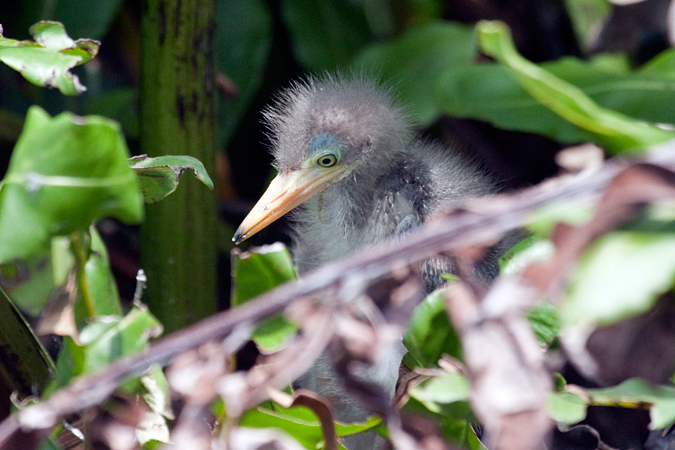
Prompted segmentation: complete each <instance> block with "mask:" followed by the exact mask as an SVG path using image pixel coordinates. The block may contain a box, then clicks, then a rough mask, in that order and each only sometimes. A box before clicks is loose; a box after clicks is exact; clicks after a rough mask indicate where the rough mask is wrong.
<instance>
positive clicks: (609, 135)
mask: <svg viewBox="0 0 675 450" xmlns="http://www.w3.org/2000/svg"><path fill="white" fill-rule="evenodd" d="M476 30H477V36H478V41H479V44H480V47H481V49H482V50H483V51H484V52H485V53H486V54H488V55H489V56H492V57H494V58H496V59H497V60H498V61H499V62H501V63H502V64H504V65H505V66H506V67H507V68H508V69H509V71H510V73H511V74H512V75H513V76H514V77H515V78H516V79H517V80H518V82H519V83H520V84H521V86H522V87H523V88H524V89H525V90H526V91H527V92H528V93H529V94H530V95H531V96H532V97H533V98H535V99H536V100H537V101H539V102H541V103H542V104H543V105H545V106H546V107H547V108H550V109H551V110H552V111H553V112H555V113H556V114H558V115H560V116H561V117H563V118H565V119H566V120H568V121H569V122H571V123H573V124H574V125H577V126H579V127H581V128H583V129H584V130H586V131H588V132H589V133H591V134H592V135H593V136H594V137H595V139H596V140H597V141H599V142H600V143H602V144H604V145H605V146H606V147H607V148H608V149H609V150H611V151H613V152H626V151H632V152H639V151H641V150H643V149H644V148H646V147H649V146H651V145H655V144H658V143H661V142H665V141H667V140H670V139H673V138H674V137H675V133H673V132H671V131H665V130H663V129H661V128H658V127H657V126H655V125H654V124H650V123H646V122H643V121H639V120H636V119H632V118H630V117H628V116H625V115H623V114H620V113H618V112H616V111H613V110H610V109H606V108H603V107H601V106H599V105H598V104H597V103H595V102H593V100H591V99H590V98H589V97H588V96H587V95H586V94H585V93H584V92H583V91H582V90H581V89H579V88H578V87H576V86H574V85H573V84H571V83H568V82H566V81H564V80H562V79H561V78H558V77H556V76H555V75H553V74H552V73H550V72H548V71H546V70H544V69H543V68H541V67H539V66H537V65H536V64H533V63H531V62H530V61H528V60H526V59H525V58H523V57H522V56H521V55H520V54H518V52H517V51H516V49H515V47H514V45H513V41H512V39H511V35H510V32H509V29H508V27H507V26H506V25H505V24H504V23H502V22H498V21H482V22H479V23H478V24H477V25H476Z"/></svg>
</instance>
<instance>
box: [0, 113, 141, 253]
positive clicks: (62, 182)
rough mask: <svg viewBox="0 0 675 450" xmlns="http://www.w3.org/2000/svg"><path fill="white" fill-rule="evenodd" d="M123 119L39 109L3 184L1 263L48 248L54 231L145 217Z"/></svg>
mask: <svg viewBox="0 0 675 450" xmlns="http://www.w3.org/2000/svg"><path fill="white" fill-rule="evenodd" d="M128 157H129V151H128V149H127V146H126V143H125V142H124V138H123V136H122V134H121V132H120V129H119V126H118V125H117V123H115V122H112V121H110V120H108V119H105V118H102V117H97V116H90V117H84V118H82V117H77V116H75V115H73V114H70V113H62V114H60V115H58V116H56V117H54V118H50V117H49V116H48V115H47V113H45V112H44V111H43V110H42V109H40V108H38V107H32V108H31V109H30V110H29V111H28V115H27V118H26V124H25V126H24V130H23V132H22V133H21V137H20V138H19V141H18V142H17V144H16V147H15V149H14V152H13V154H12V158H11V160H10V164H9V169H8V171H7V175H6V177H5V179H4V180H3V182H2V184H1V186H0V262H7V261H11V260H13V259H17V258H26V257H29V256H31V255H34V254H36V253H39V252H41V251H44V250H45V249H46V248H47V247H48V245H49V241H50V239H51V237H52V236H58V235H67V234H70V233H72V232H74V231H76V230H81V229H85V228H87V227H89V225H90V224H91V223H92V221H95V220H97V219H100V218H102V217H106V216H112V217H116V218H118V219H120V220H122V221H124V222H127V223H138V222H140V221H141V219H142V217H143V203H142V202H143V200H142V196H141V194H140V189H139V185H138V180H137V178H136V176H135V175H134V173H133V172H132V171H131V169H129V166H128V163H127V158H128Z"/></svg>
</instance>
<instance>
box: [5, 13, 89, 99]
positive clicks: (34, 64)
mask: <svg viewBox="0 0 675 450" xmlns="http://www.w3.org/2000/svg"><path fill="white" fill-rule="evenodd" d="M30 33H31V35H33V37H34V38H35V42H32V41H17V40H14V39H6V38H4V37H3V36H2V28H1V27H0V61H2V62H4V63H5V64H7V65H8V66H10V67H11V68H13V69H14V70H17V71H19V72H20V73H21V75H23V76H24V78H26V79H27V80H28V81H30V82H31V83H33V84H36V85H38V86H50V87H55V88H58V89H59V90H60V91H61V92H62V93H63V94H66V95H77V94H79V93H82V92H84V91H85V90H87V88H86V87H84V86H83V85H82V84H80V81H79V78H78V77H77V76H76V75H73V74H72V73H70V69H72V68H73V67H75V66H77V65H79V64H83V63H85V62H87V61H89V60H90V59H91V58H93V57H94V56H96V54H97V53H98V47H99V43H98V42H97V41H93V40H91V39H79V40H77V41H73V40H72V39H71V38H70V37H69V36H68V35H67V34H66V30H65V29H64V28H63V25H62V24H60V23H58V22H46V21H45V22H38V23H36V24H35V25H33V26H32V27H31V28H30Z"/></svg>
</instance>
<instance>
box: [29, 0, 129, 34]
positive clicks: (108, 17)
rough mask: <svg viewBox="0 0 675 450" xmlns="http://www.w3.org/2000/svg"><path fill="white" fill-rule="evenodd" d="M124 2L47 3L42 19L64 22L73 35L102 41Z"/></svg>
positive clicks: (79, 0) (80, 0)
mask: <svg viewBox="0 0 675 450" xmlns="http://www.w3.org/2000/svg"><path fill="white" fill-rule="evenodd" d="M121 5H122V0H98V1H96V2H91V1H89V0H68V1H46V2H44V3H43V4H42V11H41V13H42V16H41V17H40V18H42V19H50V20H56V21H60V22H63V23H64V24H65V25H66V26H67V27H68V29H69V30H70V31H71V33H73V34H75V35H79V36H90V37H92V38H94V39H102V38H103V37H104V36H105V35H106V33H107V31H108V29H109V28H110V25H111V24H112V22H113V21H114V20H115V18H116V17H117V15H118V14H119V8H120V6H121Z"/></svg>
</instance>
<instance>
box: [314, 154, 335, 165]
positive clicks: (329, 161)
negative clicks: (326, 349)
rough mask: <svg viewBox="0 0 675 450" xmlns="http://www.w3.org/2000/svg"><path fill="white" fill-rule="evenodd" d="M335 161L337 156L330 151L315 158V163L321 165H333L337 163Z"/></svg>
mask: <svg viewBox="0 0 675 450" xmlns="http://www.w3.org/2000/svg"><path fill="white" fill-rule="evenodd" d="M337 161H338V159H337V156H335V155H333V154H331V153H326V154H325V155H321V156H319V157H318V158H317V159H316V163H317V165H319V166H321V167H333V166H334V165H335V164H337Z"/></svg>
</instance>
